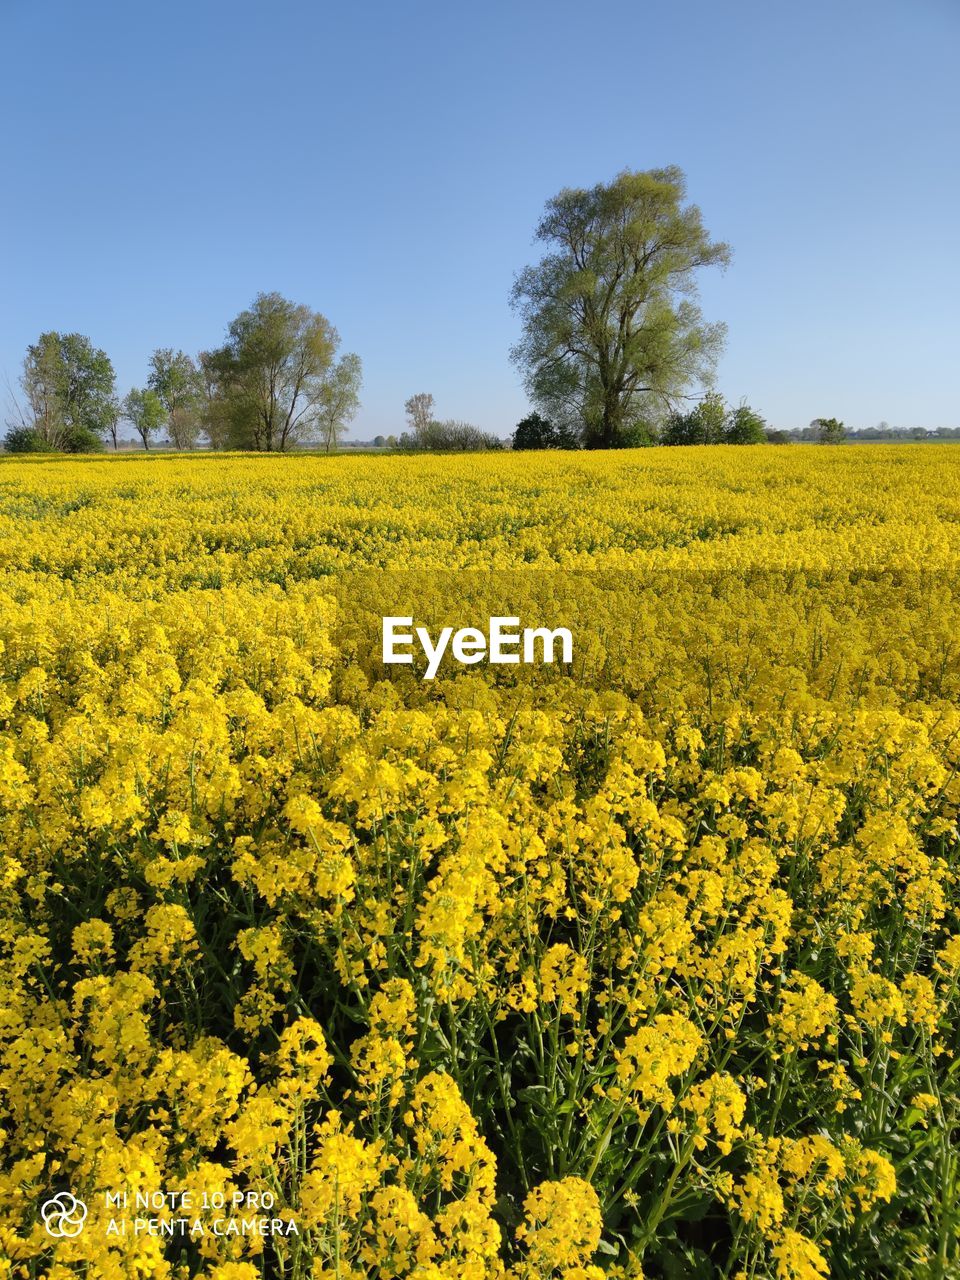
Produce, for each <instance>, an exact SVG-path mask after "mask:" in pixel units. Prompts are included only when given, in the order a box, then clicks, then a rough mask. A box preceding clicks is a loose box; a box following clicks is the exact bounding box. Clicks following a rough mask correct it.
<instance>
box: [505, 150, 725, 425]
mask: <svg viewBox="0 0 960 1280" xmlns="http://www.w3.org/2000/svg"><path fill="white" fill-rule="evenodd" d="M685 196H686V184H685V179H684V176H683V173H682V172H681V171H680V169H678V168H676V167H675V166H671V167H669V168H665V169H651V170H648V171H646V172H640V173H634V172H630V171H629V170H624V171H623V172H622V173H620V174H619V175H618V176H617V177H616V178H615V179H614V180H613V181H612V182H611V183H609V184H606V185H604V184H602V183H601V184H598V185H597V186H595V187H593V188H592V189H591V190H579V189H569V188H568V189H565V190H563V191H561V192H560V193H559V195H557V196H555V197H554V198H553V199H552V200H550V201H549V202H548V203H547V206H546V210H545V212H544V216H543V218H542V219H541V221H540V223H539V225H538V226H537V231H536V238H537V240H539V241H541V242H542V243H543V244H545V245H548V246H550V251H549V252H548V253H547V254H546V256H545V257H544V258H543V259H542V260H541V262H540V263H538V264H537V265H536V266H531V267H527V268H526V269H525V270H524V271H523V272H521V274H520V276H519V277H518V278H517V280H516V282H515V284H514V287H513V294H512V302H513V305H514V307H515V308H516V309H517V311H518V312H519V314H520V316H521V319H522V323H523V334H522V337H521V340H520V342H519V343H518V344H517V345H516V347H514V348H513V351H512V353H511V354H512V357H513V359H514V361H515V362H516V363H517V365H518V366H519V367H520V368H521V369H522V371H523V373H524V377H525V383H526V387H527V390H528V392H529V394H530V396H531V399H532V400H533V401H534V403H535V404H536V405H537V406H538V407H539V408H541V409H542V410H543V411H544V413H546V414H547V415H548V416H550V417H552V418H554V420H558V421H563V422H565V423H566V424H567V425H569V426H571V427H573V428H574V429H580V428H581V427H582V429H583V433H584V443H585V444H586V445H587V447H592V448H608V447H611V446H613V445H615V444H616V443H617V441H618V439H619V438H620V436H621V435H622V434H623V433H624V432H625V431H627V430H628V428H629V427H630V426H631V425H632V424H633V423H634V422H636V421H637V420H638V419H645V418H649V417H650V416H651V408H652V409H653V410H654V411H655V412H656V411H659V410H661V409H663V408H664V407H666V408H670V407H674V406H675V404H676V402H677V401H678V399H679V398H680V397H681V395H682V394H683V393H684V392H685V390H686V389H687V387H688V386H689V385H690V384H691V383H692V382H694V381H697V380H700V381H707V380H709V376H710V373H711V370H712V367H713V364H714V361H715V359H716V356H717V355H718V353H719V350H720V348H721V346H722V342H723V336H724V328H723V326H722V325H709V324H706V323H704V321H703V318H702V315H701V313H700V310H699V308H698V307H697V306H696V305H695V303H694V301H693V300H692V299H693V294H694V273H695V272H696V270H697V269H698V268H699V267H705V266H710V265H713V264H719V265H725V264H726V263H727V262H728V261H729V257H730V251H729V249H728V247H727V246H726V245H725V244H721V243H716V242H714V241H711V239H710V237H709V235H708V233H707V231H706V229H705V228H704V226H703V223H702V221H701V216H700V211H699V209H698V208H697V207H696V206H695V205H687V206H684V205H683V201H684V199H685Z"/></svg>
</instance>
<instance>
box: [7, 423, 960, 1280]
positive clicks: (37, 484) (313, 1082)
mask: <svg viewBox="0 0 960 1280" xmlns="http://www.w3.org/2000/svg"><path fill="white" fill-rule="evenodd" d="M958 603H960V449H954V448H953V447H951V446H949V445H944V446H936V445H916V446H903V447H898V446H886V445H885V446H876V447H869V446H858V447H853V446H851V447H845V448H837V449H830V448H821V447H814V446H811V447H802V446H790V447H774V446H761V447H756V448H723V447H718V448H695V449H672V450H670V449H658V450H636V451H624V452H622V453H609V454H555V455H554V454H551V455H525V456H521V455H485V456H473V457H449V458H440V457H437V458H422V457H419V458H418V457H363V456H344V457H333V458H325V457H319V456H296V455H294V456H288V457H263V458H255V457H251V456H249V455H248V456H243V457H239V456H238V457H229V456H226V457H225V456H222V455H221V456H217V455H205V456H194V457H185V456H178V457H168V456H156V457H150V458H143V457H121V458H107V459H103V458H100V459H68V460H65V459H58V458H44V459H42V460H38V461H18V460H15V459H3V460H0V842H2V843H0V849H2V855H0V886H2V894H3V900H2V923H0V1141H2V1143H3V1149H2V1159H0V1277H31V1278H33V1277H50V1278H51V1280H67V1278H68V1277H71V1276H85V1277H90V1278H91V1280H121V1278H122V1280H128V1278H131V1280H132V1278H133V1277H145V1278H149V1280H166V1278H167V1277H171V1278H172V1277H187V1276H203V1277H208V1278H209V1280H255V1277H258V1276H261V1275H262V1276H267V1277H284V1278H285V1280H306V1277H313V1278H316V1280H319V1278H320V1277H323V1278H324V1280H327V1278H330V1280H332V1278H333V1277H340V1278H342V1280H348V1278H349V1280H360V1278H361V1277H362V1278H363V1280H367V1278H368V1277H370V1278H372V1280H401V1278H403V1280H406V1278H407V1277H410V1278H414V1277H416V1278H418V1280H458V1278H460V1277H464V1278H465V1280H487V1278H491V1280H492V1278H493V1277H501V1278H502V1280H601V1278H602V1277H606V1276H611V1277H622V1278H624V1280H625V1278H626V1277H640V1276H647V1277H663V1278H664V1280H674V1278H679V1277H701V1276H702V1277H705V1278H710V1277H718V1278H719V1277H757V1278H760V1277H778V1278H781V1280H816V1278H817V1277H826V1276H836V1277H854V1276H856V1277H859V1278H860V1280H863V1278H865V1277H899V1276H904V1277H906V1276H921V1277H929V1278H934V1277H949V1276H956V1275H960V1154H958V1147H957V1134H958V1126H960V1089H958V1084H960V1081H958V1074H960V1066H958V1062H957V1056H956V1054H957V1049H958V1026H960V917H958V908H960V884H958V866H960V855H958V831H957V814H958V805H960V779H958V764H960V635H958V625H957V624H958ZM387 614H391V615H392V614H397V615H412V616H414V617H415V618H416V620H417V621H422V622H423V624H424V625H425V626H428V627H430V628H436V627H438V626H440V625H451V626H455V627H460V626H473V625H477V624H478V622H485V621H486V619H487V618H488V617H489V616H492V615H501V614H509V615H515V616H518V617H521V618H522V619H523V621H524V623H525V624H526V623H529V624H530V625H534V626H540V625H549V626H551V627H554V626H566V627H569V628H570V630H571V631H572V634H573V637H574V654H573V661H572V663H570V664H569V665H562V664H553V665H550V666H534V667H529V668H526V667H509V666H507V667H493V666H487V665H485V664H479V665H475V666H469V667H460V666H458V665H457V664H456V663H455V662H453V661H451V660H449V659H446V658H445V659H444V662H443V663H442V665H441V668H440V672H439V674H438V676H437V678H436V679H435V680H432V681H426V680H423V679H422V678H421V676H422V671H420V670H418V669H417V667H416V664H414V665H411V666H406V667H403V666H396V667H388V666H385V665H384V663H383V661H382V657H381V652H380V635H379V627H380V620H381V618H382V617H383V616H384V615H387ZM55 1193H56V1194H58V1195H66V1194H69V1195H70V1196H74V1197H76V1198H77V1199H78V1200H79V1201H81V1202H82V1204H83V1206H84V1207H85V1209H86V1216H85V1218H83V1223H82V1228H78V1229H77V1230H76V1231H75V1232H74V1233H73V1234H70V1231H72V1230H73V1228H72V1227H70V1228H69V1230H63V1231H61V1234H53V1235H51V1233H50V1229H49V1222H45V1219H44V1216H43V1215H42V1213H41V1206H44V1205H45V1203H46V1202H48V1201H49V1199H50V1197H51V1196H52V1195H53V1194H55ZM138 1197H139V1200H138ZM48 1218H49V1213H48ZM58 1221H59V1220H58ZM62 1221H63V1223H66V1224H67V1225H68V1226H69V1222H68V1219H66V1218H65V1219H63V1220H62ZM69 1221H73V1219H70V1220H69ZM144 1224H145V1225H144Z"/></svg>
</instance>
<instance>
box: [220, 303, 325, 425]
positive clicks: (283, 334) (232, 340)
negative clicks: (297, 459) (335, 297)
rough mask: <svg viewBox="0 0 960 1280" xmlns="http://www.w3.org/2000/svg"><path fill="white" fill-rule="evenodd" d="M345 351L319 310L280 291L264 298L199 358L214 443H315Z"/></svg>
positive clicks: (244, 312)
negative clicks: (340, 355) (332, 379)
mask: <svg viewBox="0 0 960 1280" xmlns="http://www.w3.org/2000/svg"><path fill="white" fill-rule="evenodd" d="M339 345H340V338H339V335H338V334H337V331H336V329H335V328H334V327H333V325H332V324H331V323H330V321H329V320H327V319H326V318H325V317H324V316H322V315H320V314H319V313H318V312H316V311H311V310H310V308H309V307H304V306H298V305H297V304H296V303H293V302H289V301H288V300H287V299H286V298H283V297H281V296H280V294H278V293H261V294H259V295H258V296H257V298H256V299H255V300H254V303H253V305H252V306H251V307H250V308H249V309H248V310H246V311H242V312H241V313H240V315H238V316H237V318H236V319H235V320H234V321H233V323H232V324H231V325H230V327H229V329H228V331H227V341H226V343H225V344H224V345H223V346H222V347H220V348H219V349H218V350H216V351H208V352H205V353H204V354H203V355H202V356H201V357H200V360H201V365H202V369H203V375H204V380H205V383H206V386H207V388H208V407H207V412H206V415H205V416H206V421H207V424H208V429H210V430H211V431H212V438H213V439H214V442H215V443H219V442H220V441H221V440H222V442H223V443H225V444H228V445H231V446H232V447H234V448H237V449H260V450H285V449H289V448H290V447H291V446H292V445H294V444H296V443H297V442H298V441H302V440H307V439H312V438H314V437H315V436H316V434H317V433H318V432H320V431H322V429H323V412H324V401H325V397H326V396H327V395H328V392H327V388H328V384H329V380H330V377H331V374H332V372H333V370H334V356H335V355H336V351H337V347H338V346H339Z"/></svg>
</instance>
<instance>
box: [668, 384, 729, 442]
mask: <svg viewBox="0 0 960 1280" xmlns="http://www.w3.org/2000/svg"><path fill="white" fill-rule="evenodd" d="M726 431H727V406H726V404H725V402H724V399H723V396H721V395H720V394H719V393H717V392H715V391H711V392H708V393H707V395H705V396H704V397H703V399H702V400H701V401H700V403H699V404H698V405H695V406H694V407H693V408H692V409H688V410H687V412H686V413H681V412H679V410H674V412H673V413H671V414H670V416H669V417H668V418H667V424H666V427H665V428H664V432H663V438H662V443H663V444H670V445H675V444H676V445H684V444H722V443H723V441H724V439H725V437H726Z"/></svg>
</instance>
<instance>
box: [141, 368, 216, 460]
mask: <svg viewBox="0 0 960 1280" xmlns="http://www.w3.org/2000/svg"><path fill="white" fill-rule="evenodd" d="M147 386H148V387H149V388H150V390H151V391H154V392H155V393H156V395H157V397H158V399H159V400H160V403H161V404H162V405H163V407H164V410H165V412H166V415H167V431H168V433H169V435H170V441H171V443H172V444H173V446H174V448H176V449H192V448H193V447H194V445H195V444H196V443H197V439H198V438H199V435H200V414H201V408H202V402H203V385H202V382H201V379H200V372H199V370H198V369H197V366H196V364H195V363H194V361H193V359H192V358H191V357H190V356H188V355H187V354H186V352H185V351H176V352H175V351H174V350H173V349H172V348H171V347H158V348H157V350H156V351H154V353H153V355H152V356H151V357H150V374H149V376H148V378H147Z"/></svg>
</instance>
